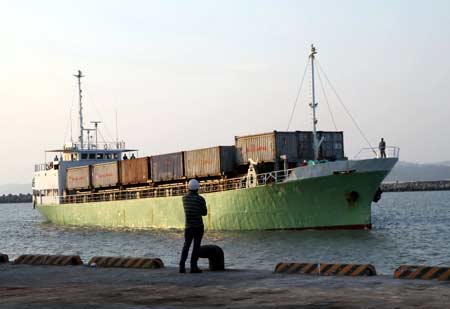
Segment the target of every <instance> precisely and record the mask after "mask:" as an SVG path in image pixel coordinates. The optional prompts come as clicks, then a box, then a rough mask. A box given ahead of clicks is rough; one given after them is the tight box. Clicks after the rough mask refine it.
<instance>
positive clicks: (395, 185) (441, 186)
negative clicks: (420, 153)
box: [381, 180, 450, 192]
mask: <svg viewBox="0 0 450 309" xmlns="http://www.w3.org/2000/svg"><path fill="white" fill-rule="evenodd" d="M381 190H383V191H384V192H406V191H444V190H450V180H438V181H404V182H384V183H382V184H381Z"/></svg>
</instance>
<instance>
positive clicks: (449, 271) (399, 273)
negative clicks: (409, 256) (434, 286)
mask: <svg viewBox="0 0 450 309" xmlns="http://www.w3.org/2000/svg"><path fill="white" fill-rule="evenodd" d="M394 278H396V279H423V280H433V279H436V280H440V281H450V268H449V267H438V266H431V267H430V266H414V265H400V267H398V268H397V269H396V270H395V272H394Z"/></svg>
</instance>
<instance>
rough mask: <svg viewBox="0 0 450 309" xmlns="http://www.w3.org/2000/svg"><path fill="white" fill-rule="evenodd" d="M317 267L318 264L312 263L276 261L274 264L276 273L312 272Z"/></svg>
mask: <svg viewBox="0 0 450 309" xmlns="http://www.w3.org/2000/svg"><path fill="white" fill-rule="evenodd" d="M317 268H318V264H313V263H278V264H277V266H275V271H274V272H275V273H277V274H282V273H285V274H313V272H314V271H315V270H316V269H317Z"/></svg>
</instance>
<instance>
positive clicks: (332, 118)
mask: <svg viewBox="0 0 450 309" xmlns="http://www.w3.org/2000/svg"><path fill="white" fill-rule="evenodd" d="M319 72H320V70H317V76H318V77H319V83H320V88H321V89H322V93H323V96H324V97H325V102H326V103H327V108H328V112H329V113H330V116H331V121H332V122H333V126H334V129H335V130H336V131H337V130H338V129H337V125H336V121H335V120H334V116H333V112H332V111H331V106H330V103H329V102H328V96H327V93H326V92H325V88H324V86H323V82H322V78H321V77H320V73H319Z"/></svg>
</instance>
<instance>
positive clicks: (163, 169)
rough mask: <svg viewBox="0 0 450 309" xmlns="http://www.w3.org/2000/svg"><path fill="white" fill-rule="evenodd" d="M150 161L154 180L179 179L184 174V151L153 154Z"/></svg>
mask: <svg viewBox="0 0 450 309" xmlns="http://www.w3.org/2000/svg"><path fill="white" fill-rule="evenodd" d="M150 162H151V163H150V167H151V179H152V180H153V181H154V182H158V181H170V180H179V179H182V178H183V176H184V166H183V152H175V153H169V154H162V155H157V156H152V157H151V158H150Z"/></svg>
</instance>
